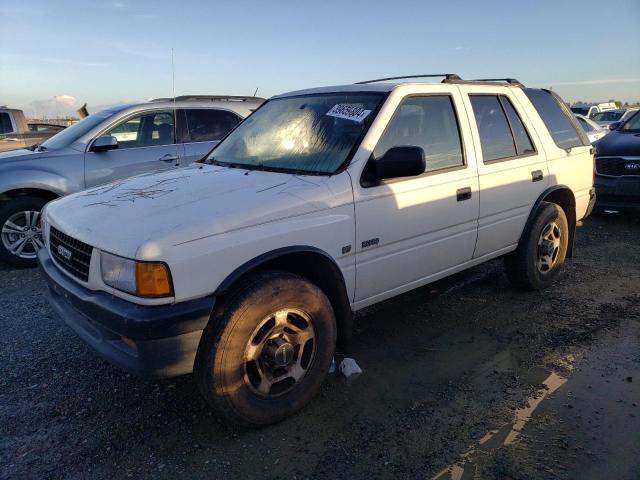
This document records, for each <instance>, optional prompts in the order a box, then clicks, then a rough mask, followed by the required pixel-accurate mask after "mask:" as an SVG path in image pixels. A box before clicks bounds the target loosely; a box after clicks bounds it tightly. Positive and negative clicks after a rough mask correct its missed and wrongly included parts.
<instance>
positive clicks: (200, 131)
mask: <svg viewBox="0 0 640 480" xmlns="http://www.w3.org/2000/svg"><path fill="white" fill-rule="evenodd" d="M185 114H186V116H187V132H188V133H187V139H186V140H185V141H187V142H212V141H218V140H221V139H222V138H223V137H224V136H225V135H226V134H227V133H229V132H230V131H231V130H233V128H234V127H235V126H236V125H238V123H239V122H240V119H239V118H238V116H237V115H236V114H234V113H232V112H226V111H224V110H214V109H200V110H185Z"/></svg>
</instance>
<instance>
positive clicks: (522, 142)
mask: <svg viewBox="0 0 640 480" xmlns="http://www.w3.org/2000/svg"><path fill="white" fill-rule="evenodd" d="M499 98H500V103H502V108H504V111H505V113H506V114H507V119H508V120H509V125H510V126H511V131H512V133H513V139H514V140H515V142H516V151H517V152H518V155H527V154H528V153H533V152H535V149H534V148H533V145H532V144H531V138H529V133H528V132H527V129H526V128H524V124H523V123H522V120H521V119H520V116H519V115H518V112H516V110H515V108H513V105H512V104H511V100H509V99H508V98H507V97H505V96H504V95H500V97H499Z"/></svg>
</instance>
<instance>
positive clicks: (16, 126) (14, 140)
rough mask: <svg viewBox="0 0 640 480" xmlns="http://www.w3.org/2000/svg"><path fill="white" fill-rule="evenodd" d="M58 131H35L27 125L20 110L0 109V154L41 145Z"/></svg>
mask: <svg viewBox="0 0 640 480" xmlns="http://www.w3.org/2000/svg"><path fill="white" fill-rule="evenodd" d="M58 131H59V130H57V131H54V130H52V129H50V130H42V129H39V128H36V129H35V130H34V129H33V128H31V127H30V125H29V124H28V123H27V119H26V118H25V116H24V112H23V111H22V110H18V109H16V108H6V107H0V152H6V151H8V150H17V149H20V148H27V147H30V146H32V145H36V144H38V143H42V142H44V141H45V140H47V139H48V138H50V137H52V136H53V135H55V134H56V133H58Z"/></svg>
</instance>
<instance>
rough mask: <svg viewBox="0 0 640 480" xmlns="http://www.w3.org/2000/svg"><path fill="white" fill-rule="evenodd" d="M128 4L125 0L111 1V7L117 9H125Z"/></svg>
mask: <svg viewBox="0 0 640 480" xmlns="http://www.w3.org/2000/svg"><path fill="white" fill-rule="evenodd" d="M127 6H128V5H127V4H126V3H124V2H111V4H110V7H111V8H115V9H116V10H124V9H125V8H127Z"/></svg>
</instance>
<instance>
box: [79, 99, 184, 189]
mask: <svg viewBox="0 0 640 480" xmlns="http://www.w3.org/2000/svg"><path fill="white" fill-rule="evenodd" d="M174 118H175V117H174V113H173V111H172V110H152V111H146V112H143V113H138V114H135V115H133V116H130V117H128V118H126V119H124V120H123V121H121V122H120V123H118V124H117V125H115V126H114V127H112V128H111V129H109V130H108V131H107V132H104V133H101V134H100V135H101V136H104V135H111V136H113V137H115V138H116V139H117V140H118V148H116V149H115V150H109V151H106V152H91V151H90V149H89V151H88V152H87V153H86V154H85V182H86V187H92V186H95V185H101V184H103V183H107V182H110V181H113V180H117V179H120V178H126V177H131V176H134V175H139V174H141V173H147V172H156V171H161V170H167V169H172V168H177V167H178V166H179V164H180V161H181V159H182V157H183V155H184V147H183V146H182V145H181V144H177V143H176V142H175V121H174Z"/></svg>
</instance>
